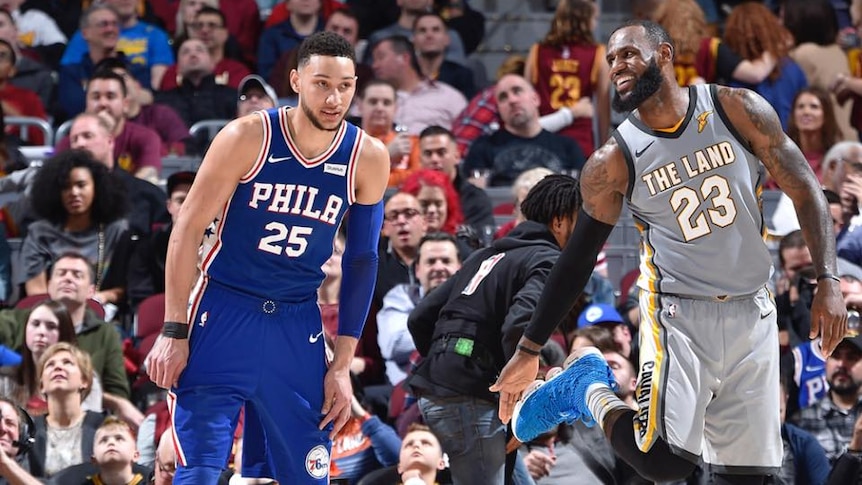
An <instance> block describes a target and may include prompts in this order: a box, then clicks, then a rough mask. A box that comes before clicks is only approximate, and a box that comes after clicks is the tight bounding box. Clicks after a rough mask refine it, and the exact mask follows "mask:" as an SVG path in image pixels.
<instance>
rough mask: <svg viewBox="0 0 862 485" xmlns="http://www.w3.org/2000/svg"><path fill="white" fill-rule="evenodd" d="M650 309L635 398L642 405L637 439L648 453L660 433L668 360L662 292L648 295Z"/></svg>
mask: <svg viewBox="0 0 862 485" xmlns="http://www.w3.org/2000/svg"><path fill="white" fill-rule="evenodd" d="M646 298H648V301H647V311H646V312H644V314H643V315H641V318H643V319H644V322H642V323H641V326H640V328H641V332H643V331H644V329H648V330H649V331H648V333H646V334H642V337H641V352H640V358H641V362H640V369H638V384H637V388H636V389H635V399H636V400H637V404H638V412H637V414H636V415H635V422H634V426H635V438H636V439H637V442H638V447H639V448H640V450H641V451H642V452H644V453H646V452H647V451H649V450H650V448H652V445H653V443H655V440H656V438H657V437H658V435H659V431H658V426H659V420H660V419H661V414H662V409H661V388H660V387H661V382H662V380H663V377H664V376H663V375H662V369H663V367H664V365H663V364H664V362H665V354H666V350H665V348H664V346H663V342H662V339H663V337H664V335H663V334H664V330H663V329H662V326H661V324H660V322H659V313H660V311H661V306H660V302H659V294H658V293H648V294H647V295H646Z"/></svg>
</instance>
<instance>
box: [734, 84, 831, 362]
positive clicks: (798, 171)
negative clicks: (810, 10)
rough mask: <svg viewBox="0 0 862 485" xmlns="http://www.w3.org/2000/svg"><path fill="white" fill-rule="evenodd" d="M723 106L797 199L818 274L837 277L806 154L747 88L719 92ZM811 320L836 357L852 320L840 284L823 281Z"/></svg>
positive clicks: (824, 209)
mask: <svg viewBox="0 0 862 485" xmlns="http://www.w3.org/2000/svg"><path fill="white" fill-rule="evenodd" d="M718 101H719V102H720V103H721V106H722V107H723V108H724V111H725V113H726V114H727V116H728V118H729V119H730V122H731V123H732V124H733V126H734V127H735V128H736V130H737V131H738V132H739V134H740V135H741V136H742V137H744V138H745V140H746V141H747V142H748V144H749V147H750V149H751V151H752V152H753V153H754V154H755V155H757V157H758V158H760V160H761V161H763V164H764V165H765V166H766V169H767V170H769V173H770V175H772V177H773V178H774V179H775V181H776V182H778V185H779V186H780V187H781V189H782V190H783V191H784V192H785V193H786V194H787V195H788V196H789V197H790V199H791V200H793V205H794V206H795V207H796V214H797V216H798V217H799V224H800V226H801V227H802V233H803V235H804V237H805V242H806V244H807V245H808V249H809V250H810V251H811V259H812V260H813V261H814V267H815V270H816V272H817V274H818V275H824V274H827V273H829V274H833V275H834V274H835V273H836V269H835V268H836V266H835V236H834V235H833V233H832V219H831V217H830V216H829V208H828V206H827V204H826V199H825V197H824V196H823V191H822V189H821V188H820V183H819V182H818V181H817V178H816V177H815V176H814V172H813V171H812V170H811V166H810V165H809V164H808V161H806V160H805V157H804V156H803V155H802V151H801V150H800V149H799V147H797V146H796V144H795V143H793V141H792V140H790V138H789V137H788V136H787V135H786V134H784V131H783V130H782V129H781V122H780V121H779V119H778V115H776V114H775V110H774V109H772V106H770V104H769V103H768V102H767V101H766V100H765V99H763V98H762V97H760V96H759V95H757V94H755V93H754V92H752V91H749V90H747V89H731V88H725V87H719V88H718ZM811 319H812V322H811V337H812V338H813V337H815V336H816V335H817V334H818V333H819V334H820V335H821V336H822V337H823V340H822V343H821V345H822V348H823V351H824V355H829V354H831V353H832V351H833V350H834V349H835V347H836V346H837V345H838V343H839V342H840V341H841V339H842V338H844V332H845V331H846V321H847V312H846V309H845V308H844V302H843V299H842V298H841V292H840V289H839V287H838V281H835V280H833V279H831V278H822V279H819V281H818V284H817V293H816V295H815V298H814V302H813V303H812V307H811Z"/></svg>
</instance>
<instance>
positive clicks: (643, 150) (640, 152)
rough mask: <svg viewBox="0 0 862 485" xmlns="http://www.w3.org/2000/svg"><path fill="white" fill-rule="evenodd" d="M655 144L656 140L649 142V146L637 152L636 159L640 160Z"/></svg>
mask: <svg viewBox="0 0 862 485" xmlns="http://www.w3.org/2000/svg"><path fill="white" fill-rule="evenodd" d="M653 143H655V140H653V141H651V142H649V145H647V146H645V147H643V148H642V149H640V150H637V151H635V157H636V158H640V157H641V155H643V154H644V152H645V151H647V149H648V148H649V147H651V146H652V144H653Z"/></svg>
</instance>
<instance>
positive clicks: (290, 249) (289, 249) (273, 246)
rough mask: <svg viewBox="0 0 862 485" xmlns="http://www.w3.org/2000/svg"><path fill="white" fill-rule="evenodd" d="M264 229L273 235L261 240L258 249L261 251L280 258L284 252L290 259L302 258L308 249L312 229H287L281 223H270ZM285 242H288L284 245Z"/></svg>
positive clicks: (294, 227)
mask: <svg viewBox="0 0 862 485" xmlns="http://www.w3.org/2000/svg"><path fill="white" fill-rule="evenodd" d="M264 229H266V230H267V231H269V232H271V234H269V235H267V236H264V237H262V238H260V242H259V243H258V244H257V248H258V249H260V250H261V251H266V252H268V253H272V254H275V255H277V256H280V255H281V253H282V251H283V252H284V254H285V255H286V256H288V257H290V258H295V257H297V256H302V253H304V252H305V249H306V248H307V247H308V236H310V235H311V232H312V228H310V227H303V226H293V227H287V226H286V225H284V224H282V223H280V222H270V223H269V224H267V225H266V226H264ZM284 241H287V242H286V243H284Z"/></svg>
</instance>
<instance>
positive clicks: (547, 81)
mask: <svg viewBox="0 0 862 485" xmlns="http://www.w3.org/2000/svg"><path fill="white" fill-rule="evenodd" d="M598 18H599V7H598V5H597V4H596V3H595V2H592V1H589V0H561V1H560V3H558V4H557V11H556V13H555V14H554V19H553V20H552V21H551V30H550V31H548V34H547V35H546V36H545V38H544V39H542V40H541V42H539V43H536V44H533V46H532V47H531V48H530V54H529V55H528V56H527V64H526V68H525V70H524V77H526V78H527V79H528V80H529V81H530V82H531V83H533V86H535V87H536V92H537V93H538V94H539V100H540V101H541V104H540V105H539V114H542V115H547V114H551V113H554V112H556V111H557V110H559V109H560V108H568V109H569V110H570V111H571V112H572V115H573V117H574V121H573V122H572V124H570V125H569V126H567V127H565V128H563V129H562V130H560V131H559V132H558V133H559V134H561V135H564V136H568V137H569V138H572V139H573V140H575V141H576V142H578V144H579V145H580V146H581V150H582V151H583V152H584V155H586V156H590V154H591V153H593V150H595V149H596V142H595V140H594V139H593V114H594V112H595V114H596V115H598V122H599V140H601V141H602V142H604V140H606V139H607V137H608V131H609V126H610V119H611V105H610V97H609V96H608V90H609V89H610V81H609V80H608V64H607V62H605V46H604V45H603V44H599V43H597V42H596V41H595V38H594V37H593V31H594V30H596V24H597V23H598ZM593 95H595V97H596V106H595V109H594V108H593V102H592V97H593Z"/></svg>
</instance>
